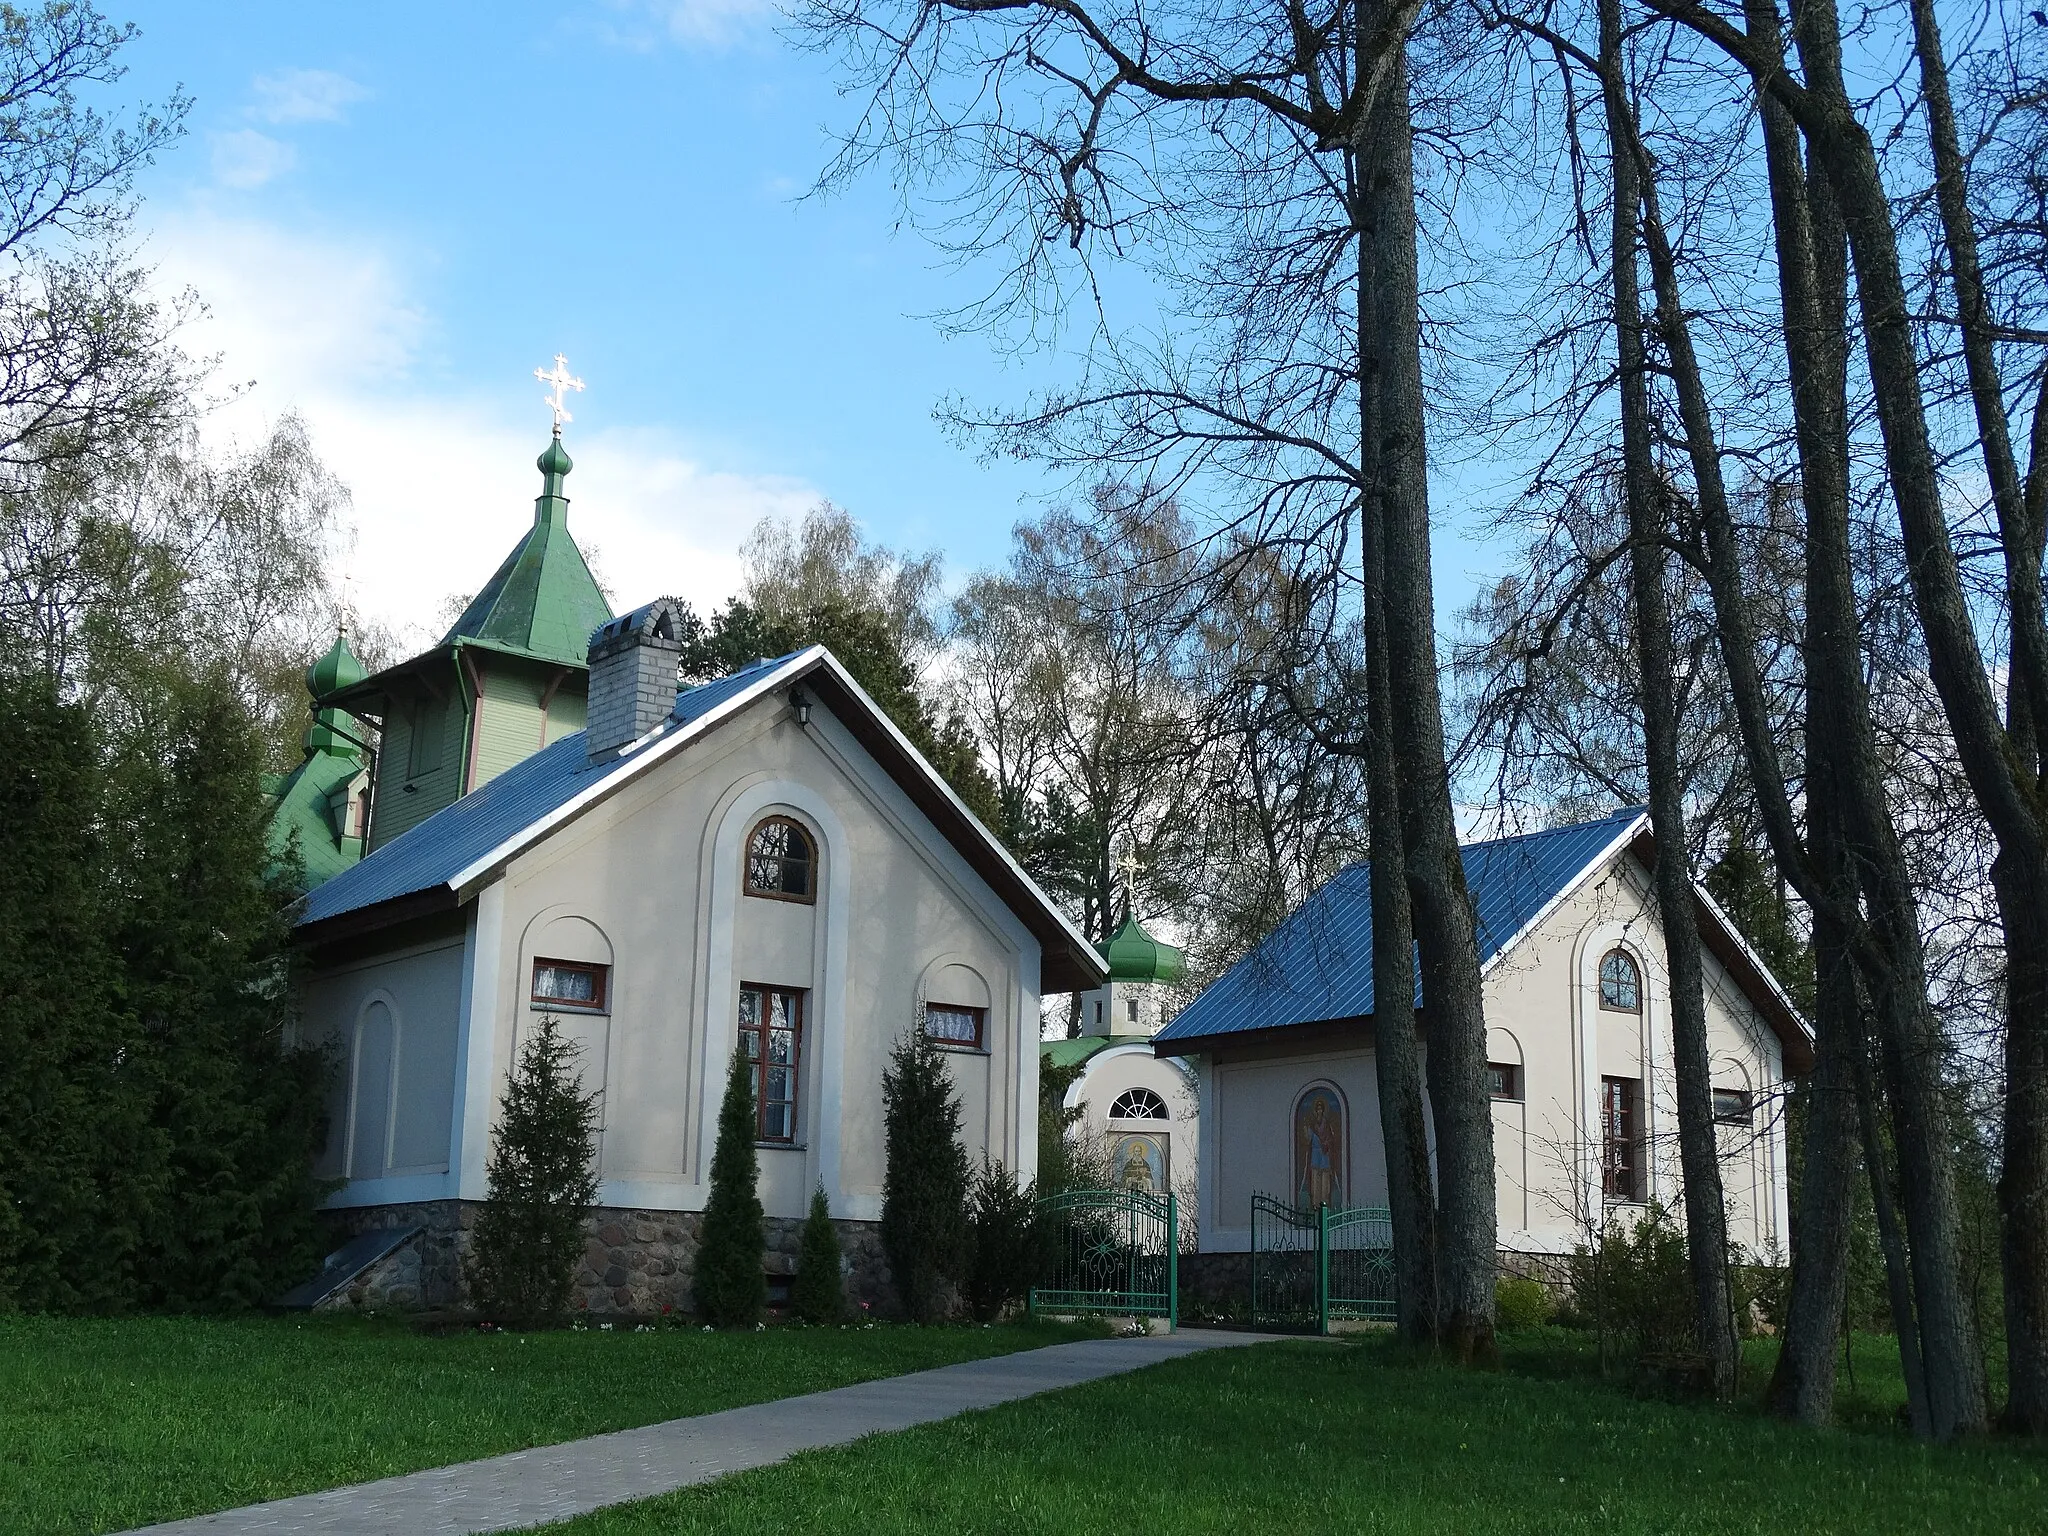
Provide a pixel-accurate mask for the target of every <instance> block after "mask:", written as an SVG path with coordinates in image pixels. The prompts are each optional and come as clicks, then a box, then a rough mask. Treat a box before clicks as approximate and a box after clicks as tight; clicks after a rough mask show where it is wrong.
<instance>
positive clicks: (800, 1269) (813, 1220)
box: [789, 1187, 846, 1323]
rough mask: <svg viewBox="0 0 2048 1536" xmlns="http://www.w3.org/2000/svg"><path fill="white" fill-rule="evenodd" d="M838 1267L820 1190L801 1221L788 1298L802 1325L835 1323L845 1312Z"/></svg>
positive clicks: (833, 1229) (835, 1237)
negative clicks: (808, 1211) (801, 1235)
mask: <svg viewBox="0 0 2048 1536" xmlns="http://www.w3.org/2000/svg"><path fill="white" fill-rule="evenodd" d="M839 1265H840V1254H839V1229H838V1228H837V1227H835V1226H833V1225H832V1212H831V1210H830V1209H829V1208H828V1207H827V1206H826V1204H825V1191H824V1189H823V1188H822V1187H821V1188H819V1189H817V1190H816V1191H814V1192H813V1193H812V1195H811V1214H810V1215H809V1216H808V1217H806V1218H805V1219H804V1231H803V1240H802V1242H801V1243H800V1244H799V1245H798V1247H797V1254H796V1284H795V1286H794V1287H792V1288H791V1291H790V1296H789V1300H790V1304H791V1305H792V1306H793V1307H794V1308H795V1309H796V1315H797V1316H798V1317H800V1318H802V1319H803V1320H804V1321H805V1322H807V1323H836V1322H838V1321H839V1318H840V1314H841V1313H843V1312H844V1311H845V1310H846V1297H845V1294H844V1292H843V1290H842V1288H841V1286H840V1281H839Z"/></svg>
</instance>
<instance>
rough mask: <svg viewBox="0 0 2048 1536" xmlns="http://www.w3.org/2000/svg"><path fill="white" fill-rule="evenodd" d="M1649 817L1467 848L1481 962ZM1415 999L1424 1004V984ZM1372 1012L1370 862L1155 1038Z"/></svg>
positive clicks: (1336, 882)
mask: <svg viewBox="0 0 2048 1536" xmlns="http://www.w3.org/2000/svg"><path fill="white" fill-rule="evenodd" d="M1642 819H1643V813H1642V811H1640V810H1626V811H1616V812H1615V813H1614V814H1613V815H1612V816H1605V817H1602V818H1601V819H1600V820H1598V821H1589V822H1582V823H1580V824H1579V825H1577V826H1571V827H1556V828H1553V829H1551V830H1550V831H1547V832H1530V833H1525V834H1523V835H1522V836H1520V837H1504V838H1499V839H1496V840H1495V841H1493V842H1487V843H1471V844H1468V845H1467V846H1466V847H1465V848H1464V849H1463V850H1462V851H1463V855H1464V861H1465V884H1466V885H1467V887H1468V888H1469V889H1470V890H1471V893H1472V909H1473V915H1474V917H1475V918H1476V920H1477V922H1478V930H1479V931H1478V938H1479V961H1480V964H1482V965H1484V964H1485V963H1487V962H1488V961H1490V960H1491V959H1493V957H1494V956H1495V955H1497V954H1499V953H1500V952H1501V951H1502V950H1503V949H1505V948H1506V947H1507V946H1508V944H1509V943H1510V942H1512V941H1513V939H1514V938H1515V937H1516V935H1518V934H1519V933H1521V932H1522V930H1523V929H1525V928H1526V927H1528V925H1529V924H1530V923H1531V922H1532V921H1533V920H1534V919H1535V917H1536V915H1537V914H1538V913H1539V912H1541V911H1542V910H1543V908H1544V907H1545V906H1547V905H1549V903H1550V902H1551V901H1553V900H1555V899H1556V898H1557V897H1558V896H1559V895H1560V894H1562V893H1563V892H1564V891H1565V890H1567V889H1568V888H1569V887H1570V886H1571V885H1572V883H1573V882H1574V881H1576V880H1577V879H1578V877H1579V876H1580V874H1582V873H1583V872H1584V871H1585V869H1586V868H1587V866H1588V865H1590V864H1591V863H1592V862H1593V861H1594V860H1595V859H1597V858H1598V857H1599V856H1600V855H1601V853H1602V852H1604V851H1605V850H1606V849H1607V848H1608V847H1609V846H1610V845H1611V844H1612V843H1613V842H1614V841H1615V839H1617V838H1618V837H1620V836H1621V835H1622V834H1623V833H1625V832H1626V831H1628V829H1629V828H1630V827H1631V826H1633V825H1634V824H1635V823H1637V822H1638V821H1640V820H1642ZM1415 1001H1416V1003H1417V1005H1418V1006H1420V1004H1421V1002H1422V984H1421V981H1420V979H1419V978H1418V979H1417V981H1416V997H1415ZM1372 1011H1373V986H1372V865H1371V863H1370V861H1363V860H1362V861H1360V862H1359V863H1356V864H1352V865H1350V866H1348V867H1346V868H1345V869H1343V870H1341V871H1339V872H1338V873H1337V874H1336V875H1335V876H1334V877H1333V878H1332V879H1330V880H1329V881H1328V882H1327V883H1326V884H1324V885H1323V886H1322V887H1321V888H1320V889H1318V890H1317V891H1316V892H1315V894H1314V895H1312V896H1310V897H1309V898H1308V900H1306V901H1304V902H1303V903H1302V904H1301V905H1300V906H1299V907H1296V908H1295V909H1294V911H1293V912H1292V913H1290V914H1289V915H1288V916H1287V918H1286V920H1285V921H1283V922H1282V923H1281V924H1280V926H1279V927H1278V928H1275V929H1274V930H1273V931H1272V932H1271V933H1270V934H1268V935H1267V936H1266V938H1265V939H1264V941H1263V942H1261V943H1260V944H1259V945H1258V946H1257V947H1256V948H1255V949H1253V950H1252V952H1251V953H1250V954H1248V955H1246V956H1245V957H1244V958H1243V959H1242V960H1240V961H1238V962H1237V964H1236V965H1234V966H1232V967H1231V968H1230V969H1229V970H1228V971H1225V972H1224V973H1223V975H1222V976H1220V977H1218V978H1217V979H1216V981H1215V982H1214V983H1213V984H1212V985H1211V986H1210V987H1209V988H1208V989H1207V990H1205V991H1204V992H1203V993H1202V995H1201V996H1200V997H1197V998H1196V999H1195V1000H1194V1001H1193V1002H1192V1003H1190V1004H1188V1006H1187V1007H1186V1008H1184V1009H1183V1010H1182V1011H1181V1013H1180V1016H1179V1017H1178V1018H1176V1019H1175V1020H1174V1021H1173V1022H1172V1023H1171V1024H1169V1025H1167V1026H1166V1028H1164V1029H1162V1030H1161V1031H1160V1032H1159V1033H1158V1034H1157V1035H1156V1036H1154V1038H1155V1039H1157V1040H1191V1039H1199V1038H1203V1037H1206V1036H1210V1035H1227V1034H1236V1033H1239V1032H1241V1031H1244V1030H1257V1029H1277V1028H1280V1027H1282V1026H1285V1025H1288V1024H1310V1023H1317V1022H1321V1021H1323V1020H1326V1019H1355V1018H1361V1017H1363V1016H1365V1015H1367V1014H1369V1013H1371V1012H1372Z"/></svg>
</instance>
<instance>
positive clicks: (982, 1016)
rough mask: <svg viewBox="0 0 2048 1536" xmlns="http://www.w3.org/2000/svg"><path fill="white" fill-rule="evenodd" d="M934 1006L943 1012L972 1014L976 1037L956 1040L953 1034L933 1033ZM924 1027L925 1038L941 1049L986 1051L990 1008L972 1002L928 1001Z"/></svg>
mask: <svg viewBox="0 0 2048 1536" xmlns="http://www.w3.org/2000/svg"><path fill="white" fill-rule="evenodd" d="M934 1008H936V1009H938V1010H939V1011H940V1012H941V1013H964V1014H968V1015H970V1016H971V1017H972V1018H973V1020H974V1038H973V1039H972V1040H956V1039H954V1038H953V1037H952V1036H951V1035H935V1034H933V1033H932V1023H931V1020H932V1010H933V1009H934ZM923 1028H924V1034H925V1038H926V1039H927V1040H929V1041H931V1042H932V1044H934V1045H936V1046H938V1047H939V1048H940V1049H941V1050H951V1051H985V1050H987V1049H988V1010H987V1009H986V1008H978V1007H976V1006H975V1005H974V1004H972V1003H926V1004H925V1005H924V1019H923Z"/></svg>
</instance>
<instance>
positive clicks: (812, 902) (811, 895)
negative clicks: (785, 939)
mask: <svg viewBox="0 0 2048 1536" xmlns="http://www.w3.org/2000/svg"><path fill="white" fill-rule="evenodd" d="M777 826H780V827H788V828H789V829H790V830H792V831H793V832H795V833H796V835H797V836H798V837H801V838H802V839H803V841H804V847H805V848H807V849H809V850H810V857H809V858H807V859H806V860H805V861H804V862H805V864H806V865H807V867H808V868H809V871H810V877H809V879H808V880H806V881H805V888H804V890H803V891H802V892H797V891H777V890H770V889H769V888H768V887H766V886H762V885H756V884H755V883H754V839H756V838H757V837H759V836H760V835H761V834H762V833H763V832H764V831H766V830H767V829H768V828H769V827H777ZM818 863H819V860H818V837H817V834H816V833H814V832H813V831H811V829H810V828H809V827H807V826H805V825H804V824H803V823H802V822H800V821H798V820H797V819H796V818H795V817H794V816H782V815H775V816H763V817H762V818H761V819H760V820H759V821H757V822H755V823H754V824H753V826H751V827H749V828H748V829H747V842H746V846H745V847H744V848H742V849H741V850H740V885H741V888H742V889H744V890H745V891H746V893H747V894H748V895H749V896H759V897H760V898H762V899H763V900H764V901H793V902H796V903H797V904H798V905H800V906H806V907H810V906H816V905H817V902H818Z"/></svg>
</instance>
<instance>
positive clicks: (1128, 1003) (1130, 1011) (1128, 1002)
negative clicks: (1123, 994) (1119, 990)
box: [1124, 997, 1138, 1024]
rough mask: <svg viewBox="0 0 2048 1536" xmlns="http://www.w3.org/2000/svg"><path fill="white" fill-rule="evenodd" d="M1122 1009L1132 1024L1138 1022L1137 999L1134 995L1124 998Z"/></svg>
mask: <svg viewBox="0 0 2048 1536" xmlns="http://www.w3.org/2000/svg"><path fill="white" fill-rule="evenodd" d="M1124 1010H1125V1016H1126V1017H1127V1018H1129V1019H1130V1021H1131V1022H1132V1023H1133V1024H1135V1023H1137V1022H1138V1000H1137V999H1136V998H1135V997H1127V998H1125V999H1124Z"/></svg>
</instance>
